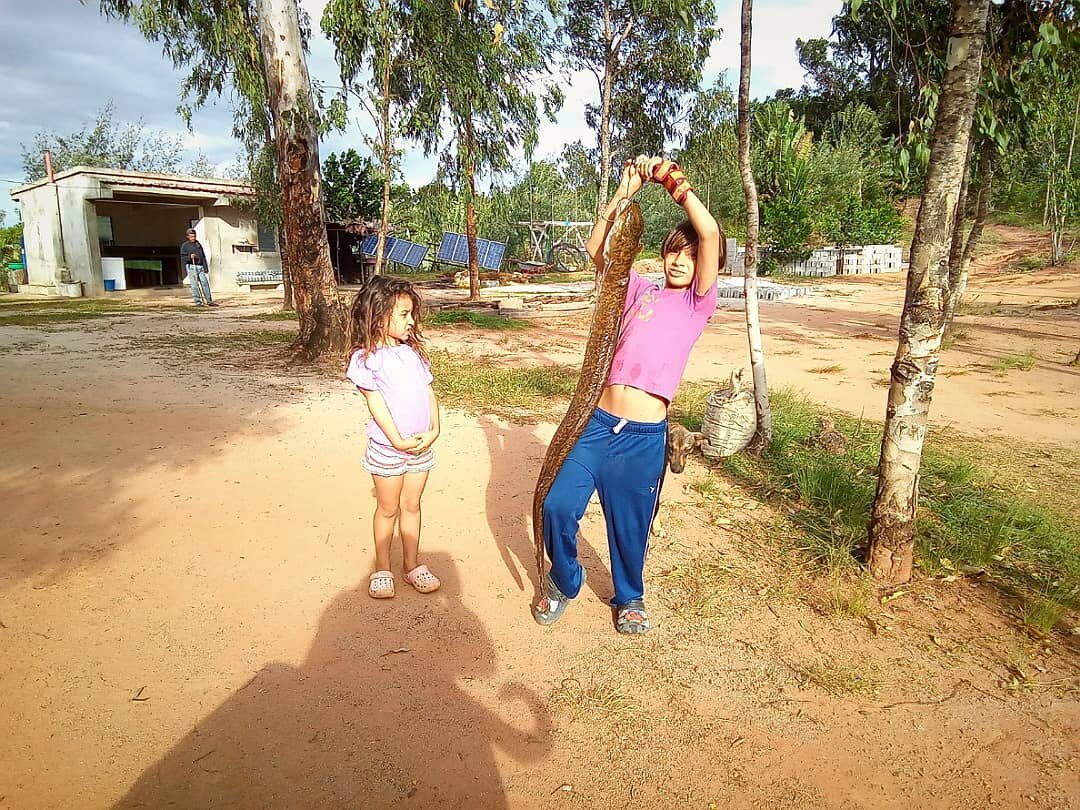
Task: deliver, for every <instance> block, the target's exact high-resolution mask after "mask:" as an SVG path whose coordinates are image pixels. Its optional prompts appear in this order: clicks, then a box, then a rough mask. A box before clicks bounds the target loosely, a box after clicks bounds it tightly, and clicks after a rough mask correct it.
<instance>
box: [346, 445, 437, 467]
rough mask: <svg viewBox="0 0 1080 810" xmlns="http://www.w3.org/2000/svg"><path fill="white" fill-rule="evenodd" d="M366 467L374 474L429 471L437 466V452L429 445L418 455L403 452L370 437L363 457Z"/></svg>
mask: <svg viewBox="0 0 1080 810" xmlns="http://www.w3.org/2000/svg"><path fill="white" fill-rule="evenodd" d="M362 463H363V465H364V469H365V470H367V471H368V472H369V473H371V474H372V475H383V476H395V475H404V474H405V473H419V472H427V471H428V470H430V469H431V468H432V467H434V466H435V453H434V452H433V451H432V449H431V448H430V447H429V448H428V449H427V450H425V451H424V452H423V453H421V454H420V455H418V456H414V455H413V454H412V453H403V452H401V451H400V450H397V449H395V448H393V447H391V446H390V445H388V444H382V443H381V442H377V441H374V440H373V439H368V445H367V451H366V452H365V453H364V459H363V462H362Z"/></svg>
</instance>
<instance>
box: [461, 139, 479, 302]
mask: <svg viewBox="0 0 1080 810" xmlns="http://www.w3.org/2000/svg"><path fill="white" fill-rule="evenodd" d="M474 148H475V142H474V140H473V128H472V119H471V118H469V119H466V121H465V155H464V158H465V167H464V168H465V188H466V192H465V242H466V244H467V245H468V247H469V300H470V301H479V300H480V260H479V251H478V250H477V247H476V166H475V165H474V161H473V149H474Z"/></svg>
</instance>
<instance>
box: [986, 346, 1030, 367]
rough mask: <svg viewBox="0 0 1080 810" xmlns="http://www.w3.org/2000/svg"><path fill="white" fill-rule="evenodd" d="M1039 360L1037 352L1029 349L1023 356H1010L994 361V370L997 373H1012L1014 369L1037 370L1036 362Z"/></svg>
mask: <svg viewBox="0 0 1080 810" xmlns="http://www.w3.org/2000/svg"><path fill="white" fill-rule="evenodd" d="M1037 359H1038V358H1037V357H1036V356H1035V350H1034V349H1028V350H1027V351H1026V352H1024V353H1023V354H1010V355H1007V356H1005V357H999V358H998V359H997V360H995V361H994V363H993V369H994V370H995V371H1012V370H1013V369H1020V370H1021V371H1031V370H1032V369H1033V368H1035V361H1036V360H1037Z"/></svg>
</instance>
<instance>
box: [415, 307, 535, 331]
mask: <svg viewBox="0 0 1080 810" xmlns="http://www.w3.org/2000/svg"><path fill="white" fill-rule="evenodd" d="M424 324H425V325H427V326H449V325H451V324H468V325H469V326H475V327H477V328H478V329H527V328H528V327H529V324H528V323H526V322H525V321H522V320H518V319H517V318H507V317H506V316H505V315H495V314H494V313H491V312H484V311H480V310H474V309H443V310H439V311H438V312H432V313H430V314H429V315H427V316H426V317H425V318H424Z"/></svg>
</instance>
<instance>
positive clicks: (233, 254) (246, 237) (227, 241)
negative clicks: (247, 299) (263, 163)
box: [199, 206, 281, 292]
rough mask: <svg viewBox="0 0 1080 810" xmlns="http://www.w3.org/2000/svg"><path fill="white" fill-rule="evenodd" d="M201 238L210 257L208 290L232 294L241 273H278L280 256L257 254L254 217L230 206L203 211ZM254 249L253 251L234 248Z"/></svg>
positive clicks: (256, 222) (239, 287)
mask: <svg viewBox="0 0 1080 810" xmlns="http://www.w3.org/2000/svg"><path fill="white" fill-rule="evenodd" d="M203 216H204V219H203V225H204V226H205V238H203V237H202V235H200V237H199V241H200V242H202V243H203V245H204V246H205V248H206V252H207V253H208V254H209V256H210V286H211V289H214V290H221V291H223V292H225V291H227V292H236V291H239V290H240V289H241V287H242V286H243V285H238V284H237V283H236V274H237V273H241V272H268V273H273V272H280V271H281V254H280V253H277V252H276V251H275V252H273V253H260V252H259V251H258V249H257V248H258V244H259V224H258V221H257V220H256V219H255V215H254V214H251V213H249V212H247V211H243V210H241V209H239V208H234V207H232V206H209V207H207V208H205V209H203ZM247 245H252V246H255V248H256V250H254V251H247V250H240V249H238V247H239V246H247Z"/></svg>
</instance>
